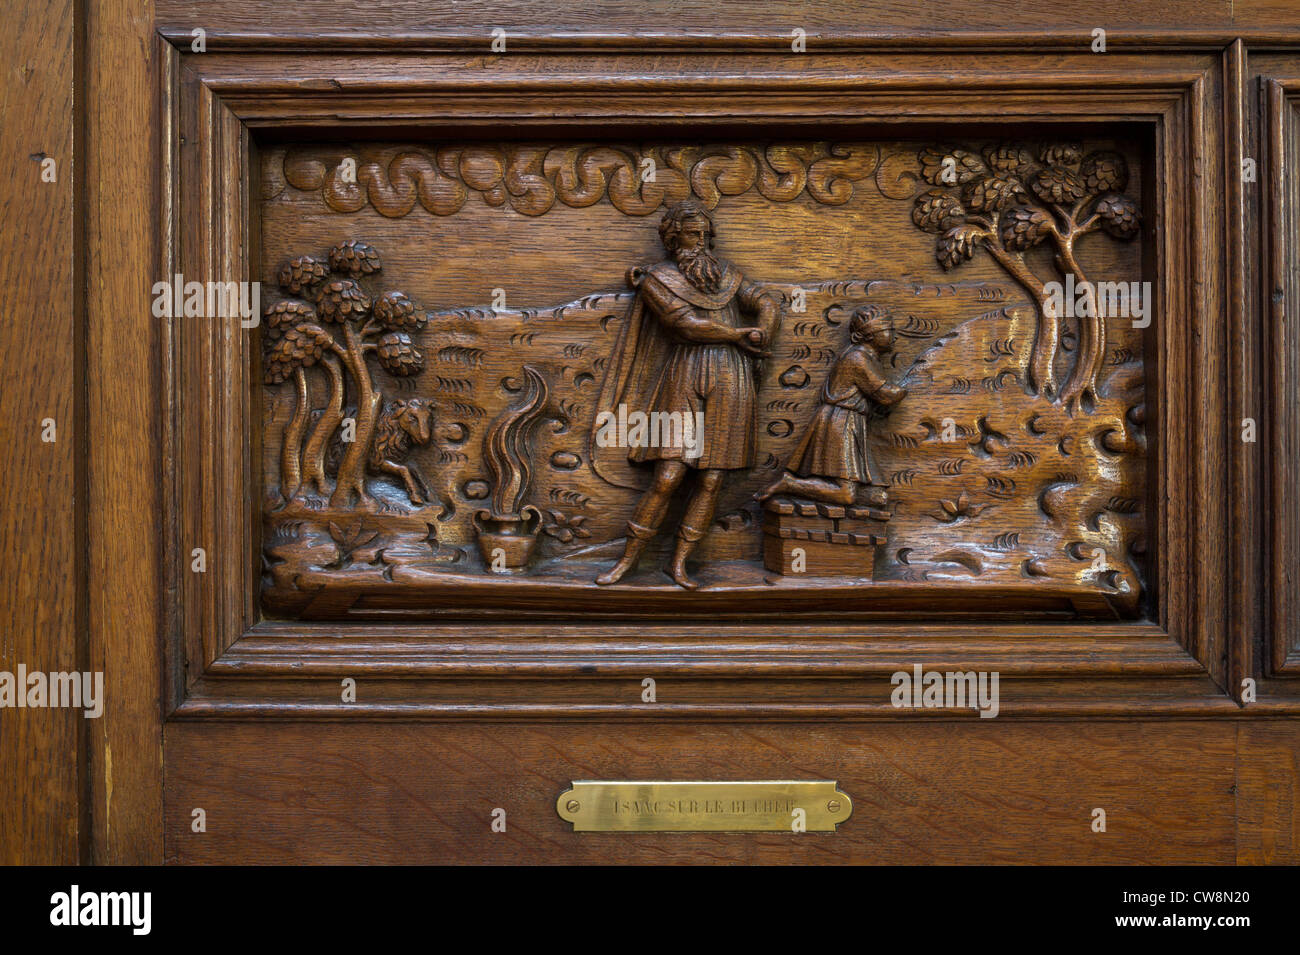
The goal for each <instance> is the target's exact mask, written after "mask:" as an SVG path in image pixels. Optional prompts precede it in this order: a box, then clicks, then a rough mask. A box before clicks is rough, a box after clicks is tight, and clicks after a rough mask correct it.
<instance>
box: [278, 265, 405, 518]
mask: <svg viewBox="0 0 1300 955" xmlns="http://www.w3.org/2000/svg"><path fill="white" fill-rule="evenodd" d="M381 269H382V264H381V262H380V258H379V253H378V252H376V251H375V250H374V249H373V248H372V247H370V246H369V245H366V244H365V243H362V242H357V241H356V240H351V239H350V240H348V241H346V242H343V243H341V244H339V245H337V246H335V247H334V248H333V249H331V250H330V252H329V265H328V266H326V265H325V264H324V263H322V262H320V261H319V260H317V259H314V258H312V257H311V256H302V257H300V258H297V259H294V260H293V261H292V262H289V263H288V264H287V265H285V266H284V268H283V269H281V271H280V287H281V288H282V289H283V290H284V291H285V292H287V293H288V294H290V295H296V296H301V297H302V298H301V299H289V300H285V301H280V302H276V303H274V304H272V305H271V306H269V307H268V308H267V309H266V313H265V314H266V332H265V334H266V336H267V342H268V364H267V372H266V380H267V383H268V384H280V383H281V382H283V381H285V379H286V378H288V377H289V375H290V374H291V373H292V374H293V375H294V376H295V383H296V385H297V390H298V403H297V406H296V407H295V410H294V417H293V419H292V420H291V421H290V422H289V425H288V426H287V427H286V428H285V433H284V443H283V446H282V449H281V489H280V490H281V494H282V495H283V496H284V498H285V499H286V500H288V499H290V498H292V497H293V496H295V495H296V494H298V493H300V492H304V491H307V490H309V489H314V490H315V491H316V492H317V493H319V494H321V495H325V494H329V495H330V506H331V507H336V508H345V507H350V506H351V505H352V504H353V503H354V502H355V501H364V500H365V499H366V497H367V495H366V489H365V467H366V455H367V452H368V451H369V449H370V444H371V441H372V440H373V438H374V429H375V421H376V419H377V417H378V413H379V405H380V402H381V401H382V395H380V393H379V392H378V391H376V390H375V387H374V383H373V382H372V380H371V377H370V368H369V365H368V364H367V359H368V358H369V357H370V356H372V355H373V356H374V357H375V359H376V360H377V361H378V362H379V363H380V365H382V366H383V367H384V369H385V370H387V371H388V373H389V374H392V375H398V376H401V377H407V376H410V375H416V374H419V372H420V371H422V370H423V368H424V357H423V356H422V355H421V354H420V352H419V350H418V349H417V348H416V347H415V346H414V345H413V344H412V343H411V338H410V336H409V335H408V334H407V332H408V331H413V330H417V329H420V328H422V327H424V323H425V316H424V313H423V312H420V311H419V310H418V309H417V308H416V306H415V303H413V302H412V301H411V300H410V299H409V298H407V296H406V294H405V293H403V292H398V291H386V292H384V293H382V294H381V295H380V296H379V297H378V299H373V300H372V298H371V296H370V294H369V293H368V292H367V291H366V290H365V289H364V288H363V287H362V285H361V280H362V279H363V277H368V276H373V275H375V274H377V273H378V272H380V270H381ZM303 299H306V300H307V301H304V300H303ZM317 321H319V322H320V323H321V324H315V322H317ZM330 326H333V327H336V328H337V329H338V330H339V331H338V332H333V331H327V330H326V328H327V327H330ZM340 333H341V334H340ZM318 363H319V364H321V365H322V366H323V367H324V368H325V370H326V372H327V374H328V375H329V387H330V395H329V400H328V402H327V403H326V405H325V408H324V409H323V410H322V412H321V415H320V418H319V420H318V421H317V422H316V426H315V428H313V429H312V433H311V436H310V437H309V438H308V439H307V445H306V447H305V448H301V444H302V437H303V433H304V431H305V428H306V424H307V418H308V415H309V411H308V409H307V401H308V390H307V381H306V375H305V371H304V369H306V368H309V367H311V366H312V365H314V364H318ZM344 369H346V371H347V377H348V378H350V379H351V382H352V388H353V391H354V394H355V397H356V406H357V417H356V427H355V429H354V431H353V435H352V438H353V439H352V441H351V442H348V443H347V450H346V451H345V453H344V456H343V461H342V463H341V464H340V465H339V470H338V479H337V481H336V483H335V486H334V488H333V491H332V492H331V491H330V489H329V486H328V482H327V479H326V476H325V454H326V447H327V445H328V443H329V438H330V436H331V435H332V434H333V433H334V432H335V431H336V430H337V429H338V428H339V426H340V425H341V424H342V422H343V390H344V377H345V376H344V373H343V370H344ZM300 449H301V450H300Z"/></svg>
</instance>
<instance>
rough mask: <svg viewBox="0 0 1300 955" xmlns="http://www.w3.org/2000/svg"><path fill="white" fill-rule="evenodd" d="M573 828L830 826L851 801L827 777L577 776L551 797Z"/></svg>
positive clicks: (823, 829) (668, 829)
mask: <svg viewBox="0 0 1300 955" xmlns="http://www.w3.org/2000/svg"><path fill="white" fill-rule="evenodd" d="M555 809H556V811H557V812H558V813H559V814H560V818H561V819H564V820H567V821H568V822H571V823H573V831H574V832H791V833H799V832H834V831H835V827H836V826H837V825H839V823H841V822H844V821H845V820H846V819H848V818H849V816H850V815H851V814H852V812H853V800H851V799H850V798H849V797H848V796H847V795H845V794H844V793H842V792H840V791H839V790H838V789H836V788H835V782H834V781H832V780H821V779H814V780H793V779H775V780H758V781H747V782H681V783H670V782H624V781H617V782H615V781H609V780H600V781H596V780H586V779H583V780H575V781H574V783H573V788H572V789H566V790H565V791H564V792H562V793H561V794H560V798H559V799H558V800H556V803H555Z"/></svg>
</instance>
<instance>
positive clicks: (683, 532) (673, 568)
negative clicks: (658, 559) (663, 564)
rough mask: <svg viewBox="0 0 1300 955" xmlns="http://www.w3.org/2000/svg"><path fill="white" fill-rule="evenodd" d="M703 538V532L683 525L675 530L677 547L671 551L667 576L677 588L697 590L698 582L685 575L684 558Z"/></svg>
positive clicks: (688, 555) (689, 554)
mask: <svg viewBox="0 0 1300 955" xmlns="http://www.w3.org/2000/svg"><path fill="white" fill-rule="evenodd" d="M703 536H704V531H702V530H698V529H696V528H694V527H689V526H687V525H686V524H683V525H682V526H681V527H679V528H678V529H677V546H676V547H675V548H674V549H673V559H672V563H670V564H669V565H668V574H669V576H670V577H672V579H673V580H674V581H675V582H676V583H677V585H678V586H679V587H685V588H686V589H687V590H698V589H699V586H700V582H699V581H698V580H694V579H693V578H692V577H691V576H690V575H689V574H688V573H686V558H688V557H690V556H691V551H693V550H695V545H696V544H698V543H699V542H700V538H702V537H703Z"/></svg>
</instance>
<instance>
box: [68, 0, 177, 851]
mask: <svg viewBox="0 0 1300 955" xmlns="http://www.w3.org/2000/svg"><path fill="white" fill-rule="evenodd" d="M152 14H153V10H152V7H151V5H150V4H148V3H145V4H133V3H126V2H116V0H110V2H106V3H95V4H88V5H87V16H88V20H87V23H86V29H87V31H88V35H91V36H94V37H96V39H95V42H94V43H91V44H89V46H88V48H87V60H86V71H87V74H88V75H89V76H91V77H94V79H93V80H92V81H91V84H90V88H89V90H88V98H87V102H86V140H85V141H86V143H87V145H88V147H89V148H88V149H87V156H86V180H87V182H86V206H85V216H86V261H85V269H86V280H85V281H86V316H87V328H86V336H87V348H88V354H89V355H93V359H92V363H91V373H90V374H89V375H88V376H87V389H88V401H87V431H88V434H90V435H93V438H92V439H91V440H89V441H88V442H87V448H86V453H87V455H88V468H89V474H88V480H87V516H88V520H87V525H88V526H87V535H88V550H89V566H88V568H87V576H86V582H85V586H86V594H87V598H88V603H89V628H90V662H89V666H90V668H91V669H94V670H102V671H104V684H105V694H106V700H107V705H106V707H105V712H104V715H103V717H101V718H100V719H99V720H97V721H95V725H94V726H93V728H92V730H91V746H90V767H91V772H92V775H93V779H94V786H93V791H92V794H91V796H90V810H91V818H92V820H93V826H94V840H93V853H92V860H93V861H95V862H100V863H103V862H109V861H113V862H123V863H126V862H146V861H149V860H154V859H157V857H158V853H159V842H158V840H159V832H158V826H157V819H158V815H159V813H160V811H161V803H160V793H159V792H158V788H157V779H158V775H159V772H160V761H161V759H162V738H161V732H160V727H161V719H162V681H161V676H160V674H161V672H162V654H161V651H162V647H163V642H162V639H161V637H162V621H163V619H164V616H165V615H166V614H167V613H168V609H169V608H168V603H167V600H168V598H167V596H166V595H165V593H164V592H163V587H162V579H161V573H160V570H161V559H160V553H161V550H162V547H163V541H164V538H163V537H162V535H159V534H157V533H156V532H155V531H156V530H157V528H158V527H159V526H160V524H161V523H164V522H165V521H166V520H167V518H166V516H165V514H164V511H163V508H162V496H161V494H160V493H159V492H160V487H161V477H162V474H163V473H164V465H163V448H162V447H161V445H160V441H159V439H160V436H161V434H162V429H161V427H160V421H159V418H158V416H159V415H160V414H161V409H162V408H163V407H165V402H161V401H160V398H159V396H160V395H161V394H162V388H161V362H159V361H158V356H159V354H160V351H161V346H160V336H161V326H160V325H159V324H158V322H157V321H156V320H155V319H154V318H153V315H152V309H151V304H152V303H151V294H150V289H151V288H152V284H153V283H152V281H150V280H149V279H148V277H149V276H152V275H156V274H159V272H160V271H161V269H160V268H159V258H158V250H159V245H160V239H161V236H162V235H164V234H165V222H164V221H163V220H162V218H161V217H160V216H159V215H158V204H157V201H158V143H159V139H160V137H159V132H158V115H159V114H158V110H157V106H156V103H157V96H158V86H157V83H158V81H159V79H160V77H161V75H162V74H161V72H160V70H161V68H162V57H161V56H160V51H161V50H162V49H163V47H162V45H161V44H158V43H157V42H156V40H155V38H154V37H153V36H152V29H151V28H152ZM124 369H131V370H132V371H131V373H130V374H122V373H121V372H122V370H124ZM126 487H130V488H132V489H133V490H132V492H131V493H130V494H124V493H122V489H123V488H126Z"/></svg>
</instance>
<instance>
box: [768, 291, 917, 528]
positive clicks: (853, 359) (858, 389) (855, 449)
mask: <svg viewBox="0 0 1300 955" xmlns="http://www.w3.org/2000/svg"><path fill="white" fill-rule="evenodd" d="M893 347H894V324H893V321H892V320H891V318H890V315H889V310H888V309H886V308H885V307H884V306H883V305H867V306H864V307H862V308H859V309H857V310H856V311H855V312H854V313H853V317H852V319H851V320H850V322H849V344H848V346H847V347H846V348H845V349H844V350H843V351H842V352H840V354H839V355H838V356H837V357H836V359H835V363H834V364H833V365H831V370H830V372H829V374H827V376H826V382H825V383H824V384H823V385H822V395H821V404H820V406H819V407H818V408H817V412H816V414H815V415H813V419H812V421H811V422H810V423H809V425H808V431H807V433H806V434H805V435H804V438H803V441H801V442H800V444H799V446H798V447H797V448H796V449H795V451H794V453H793V454H792V455H791V456H790V461H789V463H788V464H787V465H786V470H785V473H784V474H782V475H781V477H779V478H778V479H777V480H776V481H774V482H773V483H772V484H771V485H769V486H768V487H767V488H766V489H765V490H763V491H762V492H761V493H760V494H758V495H756V497H757V499H758V500H759V501H766V500H767V499H768V498H771V497H775V496H776V495H779V494H784V495H789V496H791V497H796V498H804V499H807V500H813V501H825V502H826V503H828V504H839V505H843V506H846V507H847V506H849V505H852V504H853V503H855V502H857V501H858V500H859V493H860V492H862V496H863V500H862V501H861V503H865V504H868V505H870V506H872V507H884V506H885V505H886V503H887V502H888V495H887V491H886V488H887V487H888V482H887V481H885V480H884V477H883V476H882V475H881V473H880V467H879V465H877V464H876V462H875V459H874V457H873V456H872V454H871V448H870V447H869V445H868V438H869V432H868V427H867V425H868V422H869V421H870V420H871V418H872V417H873V416H874V415H875V413H876V412H878V411H879V412H881V413H883V412H885V411H887V410H888V409H889V408H890V407H892V406H893V405H896V404H898V402H899V401H901V400H902V399H903V398H904V397H906V395H907V391H906V390H905V389H903V388H900V387H898V386H897V385H891V384H890V383H889V382H888V381H887V380H886V379H885V372H884V367H883V365H882V363H881V361H880V358H881V356H883V355H887V354H888V353H889V352H890V351H892V350H893Z"/></svg>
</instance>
